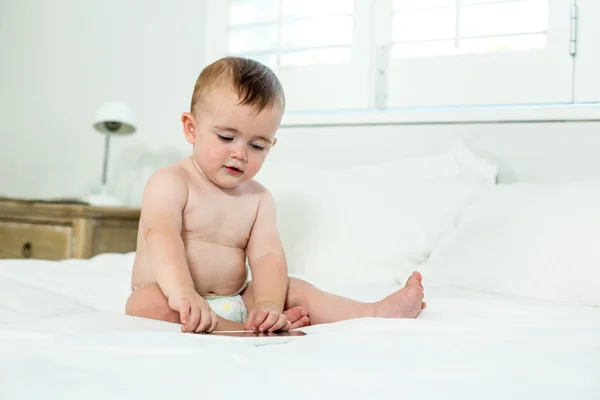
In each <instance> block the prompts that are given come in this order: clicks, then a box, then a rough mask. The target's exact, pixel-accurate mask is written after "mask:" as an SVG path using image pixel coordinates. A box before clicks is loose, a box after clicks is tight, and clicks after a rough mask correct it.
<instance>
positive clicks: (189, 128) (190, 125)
mask: <svg viewBox="0 0 600 400" xmlns="http://www.w3.org/2000/svg"><path fill="white" fill-rule="evenodd" d="M181 124H182V125H183V134H184V135H185V140H187V141H188V143H190V144H194V143H195V142H196V130H197V125H196V117H194V116H193V115H192V114H191V113H189V112H184V113H183V114H182V115H181Z"/></svg>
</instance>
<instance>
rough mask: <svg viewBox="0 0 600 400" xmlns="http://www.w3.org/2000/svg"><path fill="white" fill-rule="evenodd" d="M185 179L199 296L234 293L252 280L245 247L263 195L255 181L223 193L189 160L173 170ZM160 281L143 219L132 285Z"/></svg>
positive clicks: (188, 237) (186, 236) (186, 231)
mask: <svg viewBox="0 0 600 400" xmlns="http://www.w3.org/2000/svg"><path fill="white" fill-rule="evenodd" d="M168 168H174V169H178V171H176V172H177V173H181V174H183V175H184V176H185V180H186V182H187V185H188V197H187V202H186V206H185V208H184V209H183V213H182V220H183V224H182V225H183V226H182V229H181V238H182V240H183V243H184V247H185V251H186V258H187V263H188V267H189V269H190V273H191V276H192V280H193V281H194V285H195V287H196V290H197V291H198V293H199V294H200V295H202V296H206V295H230V294H232V293H235V292H237V291H238V290H239V289H240V288H241V287H242V285H243V284H244V282H245V280H246V278H247V270H246V246H247V244H248V239H249V237H250V232H251V230H252V226H253V224H254V221H255V219H256V213H257V209H258V205H259V202H260V195H261V193H262V186H261V185H260V184H258V183H257V182H254V181H249V182H247V183H244V184H242V185H240V186H238V187H236V188H234V189H222V188H219V187H218V186H216V185H214V184H213V183H212V182H211V181H209V180H208V179H207V178H205V177H204V176H203V175H202V174H201V173H200V172H199V171H198V169H197V168H196V166H195V165H194V163H193V161H192V160H191V159H190V158H185V159H184V160H182V161H181V162H179V163H177V164H174V165H172V166H169V167H168ZM154 282H156V280H155V278H154V276H153V272H152V269H151V268H150V265H149V263H148V259H147V256H146V241H145V239H144V220H143V217H142V219H141V220H140V224H139V231H138V239H137V251H136V256H135V262H134V265H133V276H132V282H131V283H132V286H133V287H134V288H138V287H140V286H143V285H146V284H148V283H154Z"/></svg>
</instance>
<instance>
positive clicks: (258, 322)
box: [244, 303, 292, 332]
mask: <svg viewBox="0 0 600 400" xmlns="http://www.w3.org/2000/svg"><path fill="white" fill-rule="evenodd" d="M291 327H292V324H291V322H290V321H288V319H287V317H286V316H285V315H283V313H281V312H279V310H278V309H277V307H276V306H275V305H274V304H271V303H259V304H256V305H255V306H254V309H253V310H252V311H250V314H248V318H247V319H246V323H245V324H244V329H246V330H253V331H256V330H258V331H260V332H265V331H266V332H275V331H289V330H290V328H291Z"/></svg>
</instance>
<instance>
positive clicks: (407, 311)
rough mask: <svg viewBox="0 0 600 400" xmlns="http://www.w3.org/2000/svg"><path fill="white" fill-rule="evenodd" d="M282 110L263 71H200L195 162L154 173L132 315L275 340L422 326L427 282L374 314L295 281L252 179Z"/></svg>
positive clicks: (234, 62)
mask: <svg viewBox="0 0 600 400" xmlns="http://www.w3.org/2000/svg"><path fill="white" fill-rule="evenodd" d="M284 109H285V97H284V92H283V88H282V86H281V83H280V81H279V80H278V78H277V77H276V76H275V74H274V73H273V72H272V71H271V70H270V69H269V68H268V67H266V66H264V65H262V64H260V63H258V62H256V61H253V60H250V59H245V58H237V57H227V58H223V59H220V60H218V61H216V62H214V63H212V64H211V65H209V66H207V67H206V68H205V69H204V70H203V71H202V72H201V74H200V76H199V77H198V80H197V81H196V85H195V87H194V92H193V95H192V102H191V108H190V111H189V112H185V113H183V115H182V118H181V122H182V125H183V133H184V135H185V138H186V140H187V141H188V142H189V143H190V144H191V145H192V149H193V150H192V154H191V155H190V156H188V157H186V158H184V159H183V160H181V161H179V162H177V163H175V164H172V165H169V166H167V167H164V168H162V169H159V170H157V171H156V172H155V173H154V174H153V175H152V176H151V177H150V179H149V180H148V182H147V184H146V187H145V190H144V194H143V200H142V211H141V218H140V224H139V233H138V242H137V252H136V257H135V262H134V266H133V276H132V282H131V283H132V289H133V292H132V294H131V296H130V297H129V299H128V301H127V305H126V313H127V314H128V315H134V316H138V317H144V318H152V319H159V320H163V321H169V322H173V323H180V324H182V331H184V332H202V333H210V332H213V331H215V330H217V331H224V330H226V331H231V330H236V331H237V330H252V331H259V332H274V331H288V330H290V329H295V328H298V327H302V326H306V325H308V324H309V323H310V324H321V323H327V322H335V321H341V320H345V319H351V318H360V317H390V318H415V317H417V316H418V315H419V313H420V312H421V310H422V309H423V308H425V303H424V302H423V296H424V294H423V287H422V284H421V275H420V274H419V273H418V272H414V273H413V274H412V275H411V276H410V277H409V278H408V281H407V283H406V285H405V287H403V288H402V289H400V290H398V291H397V292H395V293H392V294H390V295H388V296H387V297H385V298H383V299H382V300H380V301H378V302H374V303H361V302H358V301H354V300H351V299H347V298H344V297H339V296H335V295H333V294H330V293H327V292H324V291H321V290H320V289H318V288H316V287H315V286H313V285H311V284H310V283H308V282H306V281H303V280H300V279H296V278H290V277H288V271H287V264H286V257H285V252H284V249H283V247H282V244H281V240H280V237H279V234H278V230H277V221H276V214H275V211H276V206H275V202H274V200H273V197H272V195H271V194H270V193H269V190H268V189H267V188H265V187H264V186H262V185H261V184H260V183H259V182H257V181H255V180H254V179H253V178H254V176H255V175H256V174H257V173H258V172H259V170H260V169H261V167H262V165H263V163H264V162H265V159H266V158H267V155H268V154H269V152H270V151H271V149H272V148H273V146H274V145H275V143H276V142H277V139H276V138H275V134H276V133H277V130H278V128H279V124H280V122H281V118H282V115H283V112H284ZM249 270H250V271H251V274H252V281H249V274H248V272H249Z"/></svg>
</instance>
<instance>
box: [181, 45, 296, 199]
mask: <svg viewBox="0 0 600 400" xmlns="http://www.w3.org/2000/svg"><path fill="white" fill-rule="evenodd" d="M284 108H285V97H284V93H283V88H282V86H281V83H280V82H279V79H277V76H275V74H274V73H273V71H271V70H270V69H269V68H268V67H266V66H265V65H263V64H261V63H259V62H257V61H254V60H250V59H246V58H238V57H226V58H222V59H220V60H218V61H215V62H214V63H212V64H210V65H208V66H207V67H206V68H204V70H202V72H201V74H200V76H199V77H198V80H197V81H196V85H195V86H194V94H193V96H192V104H191V108H190V112H185V113H183V115H182V117H181V121H182V123H183V130H184V133H185V137H186V139H187V141H188V142H189V143H191V144H193V148H194V150H193V156H194V160H195V162H196V164H197V165H198V167H200V170H201V172H202V174H204V175H205V176H206V177H207V178H208V179H210V180H211V181H212V182H213V183H215V184H216V185H218V186H221V187H224V188H232V187H235V186H237V185H239V184H241V183H243V182H246V181H248V180H250V179H252V178H253V177H254V176H255V175H256V174H257V173H258V171H259V170H260V168H261V167H262V165H263V163H264V161H265V159H266V157H267V154H268V153H269V151H270V149H271V147H272V146H273V145H275V142H276V139H275V133H277V130H278V129H279V124H280V123H281V118H282V116H283V111H284Z"/></svg>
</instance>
